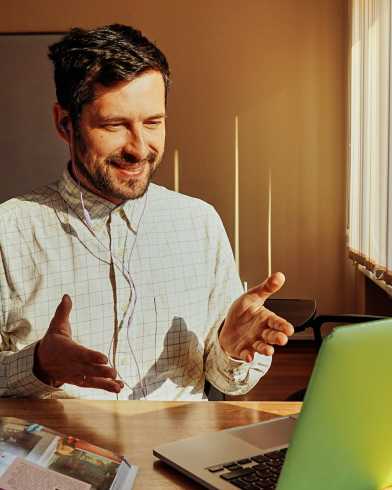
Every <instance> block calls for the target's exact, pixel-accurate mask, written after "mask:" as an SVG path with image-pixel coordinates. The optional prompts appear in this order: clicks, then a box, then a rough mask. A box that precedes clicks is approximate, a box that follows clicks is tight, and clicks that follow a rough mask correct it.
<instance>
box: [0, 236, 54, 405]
mask: <svg viewBox="0 0 392 490" xmlns="http://www.w3.org/2000/svg"><path fill="white" fill-rule="evenodd" d="M0 230H1V228H0ZM3 236H4V234H3ZM14 296H15V294H13V287H12V281H11V280H10V274H9V273H8V271H7V263H6V259H5V254H4V250H3V248H2V246H1V243H0V397H32V398H42V397H45V396H46V395H48V394H49V393H52V392H53V391H58V389H57V388H54V387H52V386H49V385H47V384H45V383H43V382H42V381H40V380H39V379H38V378H37V377H36V376H35V375H34V373H33V366H34V353H35V347H36V344H37V343H36V342H35V343H31V344H30V345H27V346H25V347H24V348H21V349H19V347H18V344H19V343H20V340H21V339H22V338H23V336H24V334H25V333H26V332H28V331H29V330H30V329H31V325H30V323H29V322H28V321H27V320H25V319H23V318H18V319H17V318H14V319H13V318H12V317H13V315H12V312H13V310H14V309H17V303H18V298H15V299H14ZM14 316H15V315H14ZM16 316H17V315H16Z"/></svg>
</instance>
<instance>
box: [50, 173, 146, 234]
mask: <svg viewBox="0 0 392 490" xmlns="http://www.w3.org/2000/svg"><path fill="white" fill-rule="evenodd" d="M149 187H150V186H149ZM58 190H59V192H60V194H61V196H62V198H63V199H64V201H65V202H66V203H67V204H68V205H69V206H70V208H71V209H72V210H73V211H74V213H75V214H76V215H77V216H78V217H79V218H80V219H81V220H82V221H84V220H85V218H84V211H83V206H82V199H81V197H80V193H82V196H83V202H84V207H85V209H86V210H87V211H88V213H89V215H90V218H91V224H92V227H93V229H94V231H99V230H101V229H102V227H103V226H104V225H105V224H106V222H107V220H108V218H109V216H110V215H111V214H112V213H114V212H115V213H118V214H119V215H120V217H121V218H122V219H123V220H124V221H125V222H126V223H127V225H128V227H129V228H130V229H131V230H132V231H133V232H136V231H137V229H138V226H139V223H140V220H141V216H142V214H143V212H144V209H145V206H146V199H147V194H148V191H149V189H148V190H147V192H146V193H145V194H144V196H142V197H140V198H138V199H129V200H127V201H125V202H123V203H122V204H119V205H116V204H114V203H112V202H110V201H108V200H106V199H104V198H103V197H100V196H98V195H97V194H94V193H93V192H91V191H89V190H88V189H86V188H85V187H83V186H82V185H81V184H80V186H79V184H78V182H76V181H75V179H74V178H73V177H72V175H71V173H70V171H69V165H67V167H66V168H65V169H64V172H63V174H62V176H61V179H60V181H59V186H58Z"/></svg>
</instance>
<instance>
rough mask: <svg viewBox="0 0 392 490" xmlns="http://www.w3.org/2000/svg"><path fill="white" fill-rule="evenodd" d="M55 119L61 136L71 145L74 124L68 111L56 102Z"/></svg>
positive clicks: (54, 107) (54, 106)
mask: <svg viewBox="0 0 392 490" xmlns="http://www.w3.org/2000/svg"><path fill="white" fill-rule="evenodd" d="M53 118H54V124H55V126H56V130H57V133H58V134H59V136H60V137H61V138H62V139H63V140H64V141H65V142H66V143H68V144H71V140H72V122H71V118H70V116H69V113H68V111H66V110H65V109H63V108H62V107H61V105H60V104H59V103H58V102H56V103H55V104H54V105H53Z"/></svg>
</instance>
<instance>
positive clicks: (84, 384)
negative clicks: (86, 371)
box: [67, 376, 124, 393]
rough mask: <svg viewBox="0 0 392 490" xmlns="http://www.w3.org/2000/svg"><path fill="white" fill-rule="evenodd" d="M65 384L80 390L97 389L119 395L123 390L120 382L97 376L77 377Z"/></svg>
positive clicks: (122, 384)
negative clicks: (78, 387) (77, 387)
mask: <svg viewBox="0 0 392 490" xmlns="http://www.w3.org/2000/svg"><path fill="white" fill-rule="evenodd" d="M67 383H71V384H74V385H76V386H80V387H81V388H98V389H100V390H106V391H110V392H112V393H119V392H120V391H121V390H122V389H123V388H124V383H123V382H122V381H120V380H115V379H108V378H103V377H99V376H86V377H83V376H78V377H75V378H72V379H71V380H70V381H67Z"/></svg>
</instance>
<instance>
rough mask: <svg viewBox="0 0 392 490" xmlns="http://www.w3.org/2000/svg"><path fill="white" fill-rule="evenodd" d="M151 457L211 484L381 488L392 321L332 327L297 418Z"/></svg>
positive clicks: (387, 446)
mask: <svg viewBox="0 0 392 490" xmlns="http://www.w3.org/2000/svg"><path fill="white" fill-rule="evenodd" d="M289 442H290V444H289ZM153 454H154V455H155V456H156V457H157V458H159V459H160V460H162V461H164V462H165V463H167V464H169V465H171V466H172V467H174V468H176V469H177V470H179V471H181V472H182V473H184V474H185V475H187V476H189V477H190V478H192V479H193V480H196V481H197V482H198V483H200V484H201V485H203V486H204V487H206V488H210V489H222V490H235V489H236V488H237V489H238V488H242V489H266V490H273V489H277V490H314V489H316V488H317V490H331V489H333V490H381V489H384V488H386V487H388V486H389V485H391V484H392V319H386V320H380V321H375V322H370V323H361V324H357V325H352V326H345V327H338V328H336V329H335V330H334V331H333V332H332V334H330V335H329V336H328V337H327V338H326V339H325V340H324V342H323V345H322V348H321V350H320V353H319V356H318V358H317V361H316V364H315V367H314V370H313V374H312V377H311V380H310V383H309V386H308V389H307V392H306V396H305V400H304V404H303V408H302V411H301V414H300V416H299V417H280V418H277V419H273V420H272V421H267V422H261V423H257V424H252V425H248V426H242V427H237V428H233V429H226V430H223V431H219V432H213V433H206V434H201V435H198V436H196V437H192V438H189V439H185V440H181V441H175V442H172V443H169V444H165V445H162V446H160V447H158V448H156V449H154V451H153Z"/></svg>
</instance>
